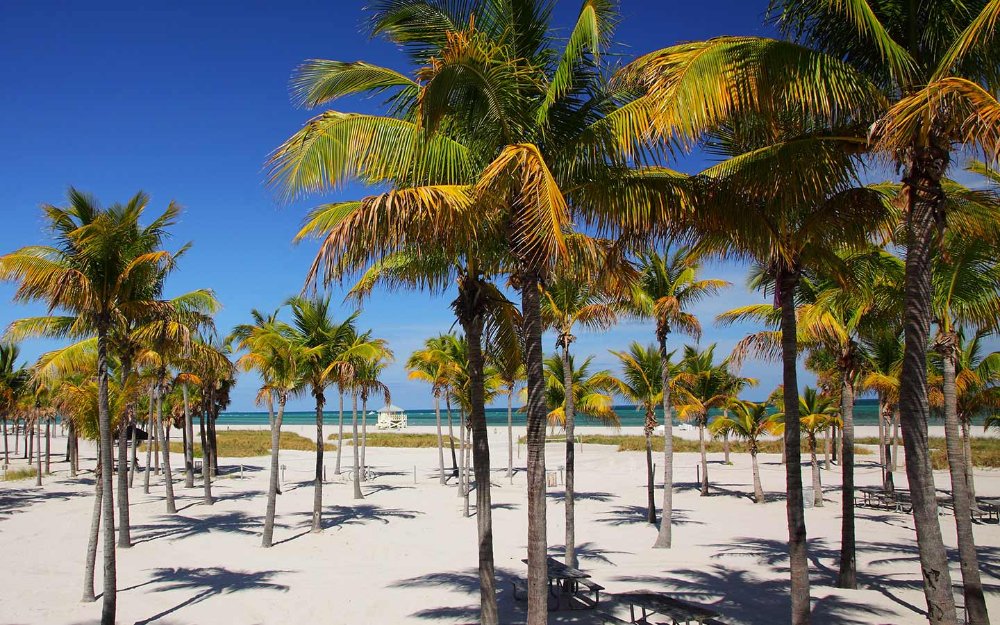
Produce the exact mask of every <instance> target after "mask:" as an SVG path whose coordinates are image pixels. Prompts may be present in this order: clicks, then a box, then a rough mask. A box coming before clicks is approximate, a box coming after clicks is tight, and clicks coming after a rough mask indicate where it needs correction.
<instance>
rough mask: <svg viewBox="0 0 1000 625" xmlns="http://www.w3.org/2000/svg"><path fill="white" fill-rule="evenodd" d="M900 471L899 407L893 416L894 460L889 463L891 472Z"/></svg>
mask: <svg viewBox="0 0 1000 625" xmlns="http://www.w3.org/2000/svg"><path fill="white" fill-rule="evenodd" d="M897 469H899V406H896V409H895V410H893V415H892V459H891V460H890V461H889V472H890V473H891V472H893V471H896V470H897Z"/></svg>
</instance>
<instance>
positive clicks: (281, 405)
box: [260, 393, 287, 547]
mask: <svg viewBox="0 0 1000 625" xmlns="http://www.w3.org/2000/svg"><path fill="white" fill-rule="evenodd" d="M286 400H287V397H286V396H285V394H284V393H280V394H279V395H278V414H277V415H276V416H275V417H274V419H273V420H272V421H271V474H270V476H269V478H268V481H267V510H266V511H265V512H264V535H263V536H262V537H261V542H260V544H261V546H262V547H270V546H271V545H272V544H273V540H274V512H275V508H276V507H277V504H278V471H279V467H278V452H279V451H280V450H281V421H282V420H283V419H284V418H285V401H286ZM268 404H269V405H271V402H270V401H269V402H268Z"/></svg>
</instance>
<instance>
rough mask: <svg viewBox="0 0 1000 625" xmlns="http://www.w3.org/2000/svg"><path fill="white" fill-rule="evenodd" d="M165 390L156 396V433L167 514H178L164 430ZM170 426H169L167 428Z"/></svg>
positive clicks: (168, 449)
mask: <svg viewBox="0 0 1000 625" xmlns="http://www.w3.org/2000/svg"><path fill="white" fill-rule="evenodd" d="M163 393H164V390H163V388H161V389H160V392H159V393H157V394H156V424H157V427H156V433H157V438H158V439H159V441H160V453H161V454H162V456H163V484H164V486H165V487H166V493H167V513H168V514H176V513H177V504H176V503H175V502H174V479H173V475H172V474H171V472H170V443H169V441H168V440H167V437H166V434H165V433H164V429H163ZM169 427H170V426H169V425H168V426H167V428H169Z"/></svg>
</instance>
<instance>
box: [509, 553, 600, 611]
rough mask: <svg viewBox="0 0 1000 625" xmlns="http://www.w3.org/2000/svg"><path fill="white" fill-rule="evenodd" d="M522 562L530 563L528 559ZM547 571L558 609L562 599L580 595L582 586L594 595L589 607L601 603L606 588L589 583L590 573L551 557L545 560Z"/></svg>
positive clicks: (551, 592) (550, 590)
mask: <svg viewBox="0 0 1000 625" xmlns="http://www.w3.org/2000/svg"><path fill="white" fill-rule="evenodd" d="M521 562H524V563H525V564H527V563H528V561H527V560H526V559H525V560H521ZM545 569H546V574H547V576H548V578H549V594H551V595H552V596H553V598H555V599H556V609H558V607H559V600H560V598H561V597H572V596H574V595H579V593H580V586H581V585H583V586H584V587H586V588H587V590H589V591H591V592H593V593H594V599H593V602H592V605H590V606H589V607H593V606H594V605H597V603H599V602H600V592H601V591H602V590H604V586H601V585H599V584H596V583H594V582H591V581H589V580H590V574H589V573H584V572H583V571H581V570H579V569H575V568H573V567H571V566H568V565H566V563H564V562H560V561H559V560H556V559H555V558H553V557H551V556H550V557H548V558H546V559H545Z"/></svg>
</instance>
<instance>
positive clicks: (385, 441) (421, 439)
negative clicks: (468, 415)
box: [329, 432, 459, 448]
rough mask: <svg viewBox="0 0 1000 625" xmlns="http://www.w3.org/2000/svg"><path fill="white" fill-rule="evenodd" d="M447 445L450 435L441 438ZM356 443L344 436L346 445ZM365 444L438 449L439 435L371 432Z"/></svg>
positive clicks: (456, 441)
mask: <svg viewBox="0 0 1000 625" xmlns="http://www.w3.org/2000/svg"><path fill="white" fill-rule="evenodd" d="M329 438H330V440H335V439H336V438H337V435H336V434H331V435H330V437H329ZM358 438H359V439H360V438H361V434H360V433H359V434H358ZM441 438H442V440H443V441H444V444H445V445H448V444H449V442H450V440H451V439H450V438H449V437H448V435H447V434H446V435H444V436H442V437H441ZM353 444H354V441H353V439H352V438H351V437H349V436H344V445H353ZM365 444H366V445H368V446H369V447H412V448H424V447H437V444H438V439H437V434H400V433H397V432H370V433H369V434H368V435H367V437H366V439H365ZM458 444H459V441H458V439H455V446H458Z"/></svg>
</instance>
